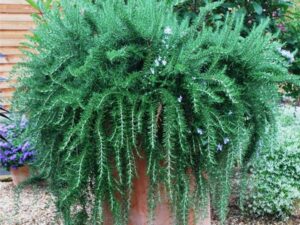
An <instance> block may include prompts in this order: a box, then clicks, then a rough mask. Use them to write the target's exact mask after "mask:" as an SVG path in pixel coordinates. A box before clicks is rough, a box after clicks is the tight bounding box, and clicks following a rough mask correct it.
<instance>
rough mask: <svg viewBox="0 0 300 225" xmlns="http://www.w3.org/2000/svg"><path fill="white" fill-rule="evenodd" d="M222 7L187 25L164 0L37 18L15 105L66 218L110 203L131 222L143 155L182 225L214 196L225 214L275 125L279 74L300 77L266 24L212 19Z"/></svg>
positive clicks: (78, 220)
mask: <svg viewBox="0 0 300 225" xmlns="http://www.w3.org/2000/svg"><path fill="white" fill-rule="evenodd" d="M169 2H170V1H169ZM175 2H176V1H175ZM218 5H220V3H213V4H209V5H208V6H206V7H204V8H201V9H200V12H201V13H200V14H199V15H198V16H197V18H196V19H195V20H194V22H193V23H190V21H188V20H179V19H178V17H177V15H176V13H174V11H173V8H172V7H173V4H172V3H167V2H166V1H156V0H129V1H127V3H124V1H122V0H113V1H112V0H102V1H100V0H96V1H91V2H90V1H86V0H77V1H75V0H62V1H61V3H60V6H57V5H55V4H54V5H53V7H52V9H51V10H47V9H44V11H43V13H44V16H43V17H42V18H39V19H37V23H38V26H37V28H36V29H35V30H34V36H33V37H31V38H30V42H29V43H27V44H26V46H27V47H30V48H33V49H35V51H27V52H26V54H27V56H28V60H27V61H26V62H24V63H21V64H19V69H18V70H19V73H22V74H23V76H22V77H21V79H20V83H19V87H18V90H17V93H16V96H15V103H16V104H17V109H18V110H19V111H21V112H23V113H26V114H27V115H28V116H29V120H30V123H29V124H30V126H29V128H28V129H29V132H30V134H31V135H32V138H33V139H34V140H35V141H34V142H35V145H36V149H38V154H37V161H36V164H37V165H38V166H39V167H40V171H41V173H42V175H43V176H44V177H45V178H47V179H49V181H50V182H49V183H50V188H51V190H52V191H53V193H54V194H55V195H56V197H57V207H58V209H59V212H61V213H62V215H63V217H64V220H65V224H101V223H102V221H103V216H104V214H103V207H104V206H103V205H104V203H106V204H107V205H108V206H109V208H110V210H111V212H112V214H113V218H114V223H115V224H118V225H119V224H120V225H122V224H126V223H127V220H128V210H129V208H130V196H131V195H130V193H131V192H132V180H133V178H134V177H135V176H136V167H135V158H136V157H144V158H145V159H146V160H147V174H148V176H149V180H150V184H149V210H150V211H153V209H154V208H155V205H156V203H157V201H158V194H157V193H159V191H158V190H159V185H160V184H162V185H163V186H164V187H165V189H166V192H167V194H168V196H169V199H170V207H171V208H172V211H173V214H174V217H175V220H176V223H177V224H180V225H185V224H187V221H188V219H187V217H188V213H189V210H190V209H191V208H194V209H195V210H196V211H199V209H200V208H201V207H202V206H203V205H204V204H205V202H206V201H207V198H206V196H207V194H208V193H210V194H211V196H212V202H213V206H214V207H215V208H216V209H217V211H218V214H219V216H220V218H221V219H222V220H223V221H224V220H225V218H226V213H227V205H228V196H229V194H230V178H231V174H232V170H233V167H234V165H235V163H239V164H241V165H246V164H247V162H248V161H249V160H250V159H251V158H252V155H253V154H254V153H255V151H256V149H257V148H258V146H259V145H261V144H267V143H268V142H264V140H267V139H268V138H269V137H270V136H272V135H273V134H274V132H275V131H276V129H275V120H274V113H275V111H276V108H277V101H278V93H277V91H278V88H277V83H279V82H283V81H288V82H293V83H295V84H299V80H297V78H294V77H293V76H292V75H288V72H287V68H286V67H287V65H288V63H287V62H285V61H284V59H283V58H282V56H281V55H280V54H279V53H278V50H277V49H278V48H279V47H280V44H278V43H276V42H273V41H272V36H271V35H266V34H265V32H264V29H265V27H266V25H267V22H264V23H262V24H261V25H259V26H257V27H256V28H254V29H253V30H252V31H251V33H250V34H249V35H248V36H247V37H245V38H243V37H242V36H241V35H240V32H241V29H242V27H243V21H242V19H239V18H238V17H235V16H234V15H233V16H228V17H227V19H226V21H225V23H224V24H223V25H221V26H219V27H217V28H210V27H208V26H206V24H205V22H204V21H205V17H206V15H207V14H208V13H209V12H210V11H211V10H212V9H213V8H215V7H217V6H218ZM188 171H189V172H188ZM190 173H191V174H192V175H193V176H194V178H195V188H193V190H192V188H191V187H190V179H191V176H190ZM205 177H208V179H205ZM117 196H118V197H117ZM75 206H77V208H76V209H77V210H74V207H75ZM78 206H81V207H78ZM87 209H92V210H91V211H90V213H87Z"/></svg>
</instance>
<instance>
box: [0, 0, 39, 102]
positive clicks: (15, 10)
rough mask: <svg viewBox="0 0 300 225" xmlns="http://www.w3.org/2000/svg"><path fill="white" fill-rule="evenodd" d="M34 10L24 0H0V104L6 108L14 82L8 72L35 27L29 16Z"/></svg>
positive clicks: (18, 57) (19, 59)
mask: <svg viewBox="0 0 300 225" xmlns="http://www.w3.org/2000/svg"><path fill="white" fill-rule="evenodd" d="M34 12H36V11H35V10H34V9H33V8H32V7H31V6H30V5H28V3H27V2H26V1H25V0H0V78H1V79H0V99H1V102H0V104H1V105H3V106H5V107H6V108H8V107H9V106H10V100H11V98H12V95H13V92H14V88H13V85H14V84H15V83H16V78H15V77H14V78H11V76H10V72H11V70H12V68H13V66H14V64H15V63H18V62H20V61H21V60H22V57H23V55H22V52H21V51H20V44H21V43H22V42H24V41H25V36H26V35H30V31H31V30H32V29H34V27H35V25H34V23H33V21H32V18H31V14H32V13H34ZM9 77H10V78H11V80H10V81H9V82H8V81H7V78H9Z"/></svg>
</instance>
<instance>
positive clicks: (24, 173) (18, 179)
mask: <svg viewBox="0 0 300 225" xmlns="http://www.w3.org/2000/svg"><path fill="white" fill-rule="evenodd" d="M10 173H11V176H12V180H13V184H14V185H15V186H17V185H18V184H20V183H22V182H23V181H25V180H26V179H27V178H28V177H29V167H28V166H27V165H25V166H22V167H18V168H16V169H14V168H12V167H11V168H10Z"/></svg>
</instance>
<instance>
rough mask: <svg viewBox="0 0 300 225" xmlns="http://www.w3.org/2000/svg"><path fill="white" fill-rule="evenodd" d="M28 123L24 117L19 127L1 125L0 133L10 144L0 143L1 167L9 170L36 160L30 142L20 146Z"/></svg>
mask: <svg viewBox="0 0 300 225" xmlns="http://www.w3.org/2000/svg"><path fill="white" fill-rule="evenodd" d="M27 123H28V122H27V119H26V118H25V117H22V120H21V121H20V122H18V123H17V126H16V125H15V124H9V125H2V124H1V125H0V133H1V134H2V135H3V136H4V137H5V138H6V139H7V140H8V142H4V141H0V166H3V167H6V169H7V170H9V169H10V168H18V167H20V166H23V165H24V164H26V163H27V162H29V161H32V160H33V159H34V155H35V150H33V149H32V148H31V145H30V142H29V141H28V140H25V141H23V142H21V144H20V141H21V140H19V137H22V136H21V134H22V132H24V129H25V127H26V125H27ZM15 142H17V143H18V144H15Z"/></svg>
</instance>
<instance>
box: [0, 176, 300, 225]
mask: <svg viewBox="0 0 300 225" xmlns="http://www.w3.org/2000/svg"><path fill="white" fill-rule="evenodd" d="M17 202H19V207H17V205H16V203H17ZM0 224H1V225H62V222H61V221H60V220H58V219H57V218H56V217H55V206H54V204H53V197H52V196H51V194H50V193H48V192H47V191H46V189H45V187H43V186H41V187H38V188H33V187H28V188H26V189H24V190H23V191H22V192H21V194H20V197H19V201H18V200H17V198H16V196H15V193H14V186H13V185H12V183H11V182H0ZM227 224H228V225H300V217H293V218H291V219H290V220H289V221H285V222H276V221H272V220H271V219H251V218H243V217H242V216H241V214H240V212H239V210H238V208H237V207H236V206H235V205H232V206H231V207H230V213H229V219H228V222H227ZM213 225H219V223H218V222H217V221H214V222H213Z"/></svg>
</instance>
